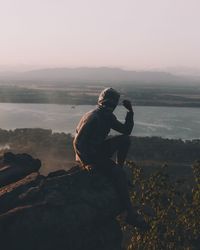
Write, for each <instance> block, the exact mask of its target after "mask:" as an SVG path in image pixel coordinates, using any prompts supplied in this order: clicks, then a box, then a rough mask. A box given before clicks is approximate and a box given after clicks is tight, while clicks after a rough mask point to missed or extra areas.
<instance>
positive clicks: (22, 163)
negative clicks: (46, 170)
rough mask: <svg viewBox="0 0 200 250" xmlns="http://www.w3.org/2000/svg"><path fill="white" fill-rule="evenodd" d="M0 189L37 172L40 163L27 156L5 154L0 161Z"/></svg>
mask: <svg viewBox="0 0 200 250" xmlns="http://www.w3.org/2000/svg"><path fill="white" fill-rule="evenodd" d="M1 167H2V168H1V170H0V187H3V186H5V185H8V184H10V183H13V182H16V181H18V180H20V179H22V178H24V177H25V176H27V175H29V174H31V173H33V172H37V171H39V169H40V167H41V162H40V160H39V159H33V158H32V156H30V155H28V154H13V153H11V152H7V153H5V154H4V155H3V157H2V159H1Z"/></svg>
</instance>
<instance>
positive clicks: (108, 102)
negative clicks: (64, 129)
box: [73, 88, 144, 226]
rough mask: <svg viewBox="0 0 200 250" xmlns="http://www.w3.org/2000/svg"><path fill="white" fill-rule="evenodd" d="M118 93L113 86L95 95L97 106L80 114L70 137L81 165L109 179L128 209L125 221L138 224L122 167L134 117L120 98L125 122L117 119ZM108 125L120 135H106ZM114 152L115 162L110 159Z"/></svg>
mask: <svg viewBox="0 0 200 250" xmlns="http://www.w3.org/2000/svg"><path fill="white" fill-rule="evenodd" d="M119 99H120V94H119V93H118V92H117V91H116V90H114V89H113V88H106V89H104V90H103V91H102V92H101V93H100V95H99V98H98V106H97V108H95V109H94V110H91V111H89V112H88V113H86V114H85V115H83V117H82V118H81V120H80V122H79V124H78V126H77V128H76V134H75V138H74V141H73V146H74V150H75V154H76V160H77V161H78V162H80V163H81V164H82V166H87V165H90V166H93V167H94V168H96V169H98V170H99V171H101V172H102V173H103V174H104V175H106V176H108V177H109V178H111V179H112V181H113V183H114V185H115V188H116V190H117V192H118V194H119V198H120V200H121V203H122V205H123V207H124V209H125V210H126V211H127V218H126V221H127V222H128V223H129V224H133V225H135V226H139V224H141V223H143V222H144V221H143V220H142V219H141V218H140V216H139V215H138V214H137V213H136V212H135V209H134V208H133V206H132V204H131V201H130V197H129V192H128V181H127V178H126V174H125V172H124V170H123V165H124V161H125V159H126V156H127V153H128V150H129V147H130V137H129V135H130V134H131V132H132V129H133V126H134V121H133V116H134V112H133V109H132V105H131V102H130V101H128V100H124V101H123V106H124V107H125V108H126V109H127V114H126V117H125V123H121V122H120V121H119V120H117V118H116V116H115V115H114V114H113V111H114V110H115V108H116V107H117V105H118V103H119ZM111 129H114V130H116V131H118V132H120V133H121V134H122V135H118V136H114V137H111V138H110V137H108V138H107V136H108V134H109V132H110V130H111ZM114 153H116V162H114V161H113V160H111V157H112V156H113V154H114Z"/></svg>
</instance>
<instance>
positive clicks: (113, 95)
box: [98, 88, 120, 107]
mask: <svg viewBox="0 0 200 250" xmlns="http://www.w3.org/2000/svg"><path fill="white" fill-rule="evenodd" d="M119 98H120V94H119V92H117V91H116V90H115V89H113V88H106V89H104V90H103V91H102V92H101V93H100V95H99V99H98V105H99V106H103V107H116V106H117V104H118V102H119Z"/></svg>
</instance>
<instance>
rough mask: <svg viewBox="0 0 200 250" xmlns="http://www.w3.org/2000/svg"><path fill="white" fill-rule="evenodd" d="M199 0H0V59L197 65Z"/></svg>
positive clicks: (40, 62)
mask: <svg viewBox="0 0 200 250" xmlns="http://www.w3.org/2000/svg"><path fill="white" fill-rule="evenodd" d="M199 25H200V0H0V32H1V34H0V65H11V66H14V65H20V64H25V65H38V66H39V67H40V66H42V67H43V66H52V67H53V66H58V67H60V66H67V67H69V66H70V67H76V66H113V67H122V68H125V69H153V68H166V67H175V66H184V67H190V68H191V67H194V68H200V28H199Z"/></svg>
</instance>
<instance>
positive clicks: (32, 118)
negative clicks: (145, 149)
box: [0, 103, 200, 140]
mask: <svg viewBox="0 0 200 250" xmlns="http://www.w3.org/2000/svg"><path fill="white" fill-rule="evenodd" d="M94 107H95V106H90V105H78V106H71V105H56V104H24V103H23V104H14V103H0V114H1V115H0V128H2V129H15V128H47V129H52V130H53V131H56V132H66V133H72V134H74V131H75V127H76V125H77V123H78V122H79V120H80V118H81V116H82V115H83V114H84V113H85V112H87V111H89V110H91V109H93V108H94ZM134 112H135V119H134V120H135V126H134V129H133V132H132V134H133V135H135V136H161V137H163V138H174V139H179V138H181V139H184V140H187V139H189V140H190V139H199V138H200V133H199V127H200V108H185V107H184V108H179V107H146V106H145V107H144V106H136V107H135V108H134ZM115 114H116V116H117V117H118V119H119V120H121V121H124V117H125V115H126V110H125V109H124V107H122V106H119V107H117V109H116V110H115ZM112 133H115V132H114V131H112Z"/></svg>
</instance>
